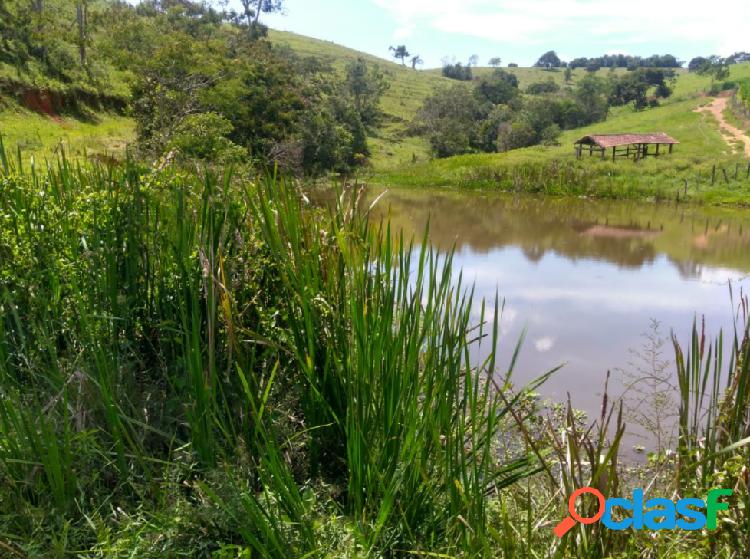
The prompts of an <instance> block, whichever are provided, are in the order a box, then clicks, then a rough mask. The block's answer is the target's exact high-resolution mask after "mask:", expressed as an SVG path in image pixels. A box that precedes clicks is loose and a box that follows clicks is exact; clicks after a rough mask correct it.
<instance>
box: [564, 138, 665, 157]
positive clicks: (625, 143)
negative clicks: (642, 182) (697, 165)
mask: <svg viewBox="0 0 750 559" xmlns="http://www.w3.org/2000/svg"><path fill="white" fill-rule="evenodd" d="M679 143H680V142H678V141H677V140H675V139H674V138H672V137H671V136H669V135H667V134H665V133H664V132H658V133H656V134H591V135H590V136H584V137H583V138H581V139H579V140H576V142H575V149H576V157H577V158H579V159H580V157H581V154H582V153H583V150H584V149H587V148H588V152H589V156H592V155H593V154H594V153H596V154H597V155H599V154H601V158H602V159H604V158H605V157H606V156H607V150H609V149H611V150H612V161H614V160H615V158H617V157H631V156H632V157H633V158H634V159H635V161H638V160H639V159H643V158H644V157H648V156H649V155H652V156H654V157H659V152H660V148H661V146H669V148H668V149H669V153H672V148H673V147H674V145H675V144H679ZM650 146H653V149H650Z"/></svg>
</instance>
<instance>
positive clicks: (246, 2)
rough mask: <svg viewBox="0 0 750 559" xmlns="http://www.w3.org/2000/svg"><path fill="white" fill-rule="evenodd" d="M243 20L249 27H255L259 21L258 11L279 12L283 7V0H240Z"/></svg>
mask: <svg viewBox="0 0 750 559" xmlns="http://www.w3.org/2000/svg"><path fill="white" fill-rule="evenodd" d="M240 2H241V3H242V10H243V12H244V15H245V20H246V21H247V24H248V26H249V27H250V28H251V29H255V28H256V27H257V26H258V23H259V21H260V13H261V12H265V13H268V14H270V13H273V12H280V11H281V10H282V9H283V7H284V0H240Z"/></svg>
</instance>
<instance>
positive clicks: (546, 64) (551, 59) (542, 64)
mask: <svg viewBox="0 0 750 559" xmlns="http://www.w3.org/2000/svg"><path fill="white" fill-rule="evenodd" d="M562 65H563V63H562V60H560V57H559V56H557V53H556V52H555V51H553V50H549V51H547V52H545V53H544V54H543V55H542V56H540V57H539V60H537V61H536V64H534V66H536V67H537V68H559V67H561V66H562Z"/></svg>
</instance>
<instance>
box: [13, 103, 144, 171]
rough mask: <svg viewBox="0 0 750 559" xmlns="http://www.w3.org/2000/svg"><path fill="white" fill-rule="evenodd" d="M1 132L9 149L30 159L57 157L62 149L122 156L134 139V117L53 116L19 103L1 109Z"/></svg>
mask: <svg viewBox="0 0 750 559" xmlns="http://www.w3.org/2000/svg"><path fill="white" fill-rule="evenodd" d="M0 135H1V136H2V139H3V143H4V144H5V146H6V147H7V149H8V151H10V152H15V153H14V156H17V155H16V154H17V152H18V150H20V151H21V156H22V157H23V159H24V160H25V161H27V162H28V160H29V158H30V157H31V156H34V157H35V158H36V159H37V160H39V161H41V160H44V159H45V158H50V159H55V158H56V155H55V154H57V153H59V152H60V150H64V151H65V152H66V153H67V154H68V155H69V156H72V157H82V156H83V155H84V154H87V155H90V156H97V155H101V156H104V155H105V154H107V155H110V156H114V157H116V158H122V157H123V156H124V155H125V150H126V148H127V145H128V144H130V143H132V142H133V141H134V140H135V123H134V122H133V120H132V119H130V118H128V117H125V116H121V115H117V114H109V113H104V112H102V113H92V114H91V115H90V117H89V118H87V119H84V120H81V119H78V118H75V117H72V116H70V115H63V116H61V117H57V118H51V117H49V116H46V115H42V114H39V113H35V112H33V111H29V110H27V109H22V108H20V107H18V106H11V107H9V108H6V109H5V110H2V111H0Z"/></svg>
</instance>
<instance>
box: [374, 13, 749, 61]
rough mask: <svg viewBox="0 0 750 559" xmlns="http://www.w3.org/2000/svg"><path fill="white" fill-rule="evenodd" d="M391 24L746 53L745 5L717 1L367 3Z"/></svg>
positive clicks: (500, 38) (496, 37)
mask: <svg viewBox="0 0 750 559" xmlns="http://www.w3.org/2000/svg"><path fill="white" fill-rule="evenodd" d="M372 1H373V2H374V3H375V4H376V5H378V6H380V7H382V8H383V9H385V10H386V11H387V12H388V13H389V14H391V16H392V17H393V18H394V20H395V21H396V23H397V29H398V31H397V33H400V34H402V36H403V34H404V33H407V32H408V33H412V32H413V30H414V29H415V28H416V27H421V26H428V27H430V28H432V29H435V30H439V31H444V32H449V33H460V34H464V35H467V36H473V37H477V38H483V39H489V40H493V41H497V42H500V43H503V42H506V43H507V42H511V43H524V44H539V43H543V44H545V45H547V44H549V45H550V47H551V48H552V47H554V44H553V42H554V41H555V40H556V39H557V40H560V41H564V40H566V39H571V38H580V37H581V36H584V37H585V36H595V37H596V40H597V42H599V43H602V44H604V45H611V46H609V47H608V46H605V48H606V49H607V50H611V51H622V50H623V49H622V48H621V45H633V44H639V43H645V42H655V41H659V42H661V43H669V42H670V41H683V42H684V41H698V40H700V41H701V42H708V43H709V44H711V43H713V44H714V45H715V47H714V48H715V49H716V50H717V52H719V53H720V54H722V53H723V54H727V53H731V52H734V51H736V50H743V49H744V50H748V49H750V45H748V44H747V43H748V42H750V2H748V1H747V0H716V1H715V2H713V3H712V4H711V6H710V7H707V6H706V5H705V4H701V3H699V2H685V1H684V0H662V1H661V2H655V1H654V0H631V1H630V2H629V3H628V4H627V7H626V8H625V9H623V4H622V3H621V2H616V1H614V0H507V1H498V0H463V1H461V2H455V1H448V0H372Z"/></svg>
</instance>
